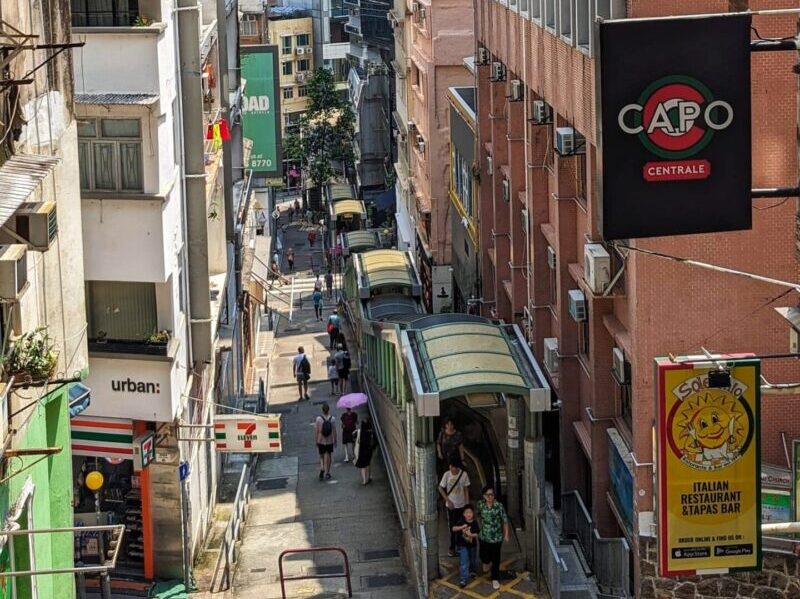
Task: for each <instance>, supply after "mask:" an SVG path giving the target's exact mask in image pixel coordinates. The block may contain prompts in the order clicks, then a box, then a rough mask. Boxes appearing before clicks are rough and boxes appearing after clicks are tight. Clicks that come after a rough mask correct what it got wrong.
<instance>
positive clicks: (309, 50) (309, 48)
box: [306, 46, 313, 54]
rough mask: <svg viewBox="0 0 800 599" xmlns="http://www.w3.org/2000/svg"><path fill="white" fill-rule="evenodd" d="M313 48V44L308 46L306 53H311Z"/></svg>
mask: <svg viewBox="0 0 800 599" xmlns="http://www.w3.org/2000/svg"><path fill="white" fill-rule="evenodd" d="M312 50H313V48H311V46H306V54H311V51H312Z"/></svg>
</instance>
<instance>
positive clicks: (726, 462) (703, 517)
mask: <svg viewBox="0 0 800 599" xmlns="http://www.w3.org/2000/svg"><path fill="white" fill-rule="evenodd" d="M718 359H724V360H726V361H727V365H728V367H729V368H730V371H729V372H730V384H729V386H727V387H725V388H719V387H712V386H710V383H709V371H710V370H715V369H716V368H717V366H716V365H714V364H709V363H693V364H692V363H681V362H673V361H672V360H669V359H666V358H658V359H657V360H656V377H657V440H658V442H657V453H658V467H657V472H658V542H659V556H658V563H659V573H660V575H661V576H682V575H685V576H690V575H696V574H703V573H711V572H713V573H716V574H720V573H726V572H731V571H741V570H754V569H758V568H760V567H761V475H760V467H761V461H760V435H759V427H760V421H759V402H760V383H759V377H760V363H759V361H758V360H756V359H752V358H750V359H748V358H746V357H741V356H724V357H721V358H718ZM725 383H726V384H727V381H725ZM717 384H718V383H717Z"/></svg>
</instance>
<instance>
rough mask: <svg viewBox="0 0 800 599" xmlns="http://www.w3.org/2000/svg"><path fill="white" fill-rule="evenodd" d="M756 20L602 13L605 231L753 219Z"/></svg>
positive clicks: (648, 232)
mask: <svg viewBox="0 0 800 599" xmlns="http://www.w3.org/2000/svg"><path fill="white" fill-rule="evenodd" d="M750 20H751V17H750V15H746V14H740V15H724V16H704V17H686V18H677V19H654V20H652V19H651V20H647V19H642V20H639V19H636V20H622V21H605V22H600V24H599V36H600V37H599V39H600V52H599V58H600V60H599V68H598V86H599V90H598V94H597V97H598V98H599V102H600V106H599V110H598V112H599V114H600V115H601V126H600V130H599V136H598V144H597V145H598V162H599V164H598V170H599V172H600V173H601V178H602V184H601V190H602V191H601V194H600V196H601V198H600V199H601V210H600V228H601V231H602V234H603V237H604V238H606V239H627V238H635V237H652V236H658V235H679V234H688V233H707V232H713V231H734V230H740V229H749V228H750V227H751V210H752V208H751V206H752V198H751V173H750V171H751V164H750V163H751V156H750V154H751V147H750ZM720 65H724V67H721V66H720Z"/></svg>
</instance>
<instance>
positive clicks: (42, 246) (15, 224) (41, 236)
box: [0, 202, 58, 252]
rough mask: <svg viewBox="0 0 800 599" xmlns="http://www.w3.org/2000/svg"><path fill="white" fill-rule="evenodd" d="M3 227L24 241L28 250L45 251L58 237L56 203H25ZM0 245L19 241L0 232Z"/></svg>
mask: <svg viewBox="0 0 800 599" xmlns="http://www.w3.org/2000/svg"><path fill="white" fill-rule="evenodd" d="M5 226H6V227H8V228H9V229H11V230H12V231H14V233H16V235H17V236H18V237H22V238H23V239H25V240H26V241H27V242H28V249H29V250H35V251H39V252H44V251H47V250H48V249H50V245H52V243H53V241H54V240H55V238H56V235H58V217H57V213H56V203H55V202H25V203H23V204H21V205H20V207H19V208H18V209H17V211H16V212H15V213H14V216H13V217H11V218H10V219H9V221H8V222H7V223H6V225H5ZM0 243H19V240H18V239H16V238H13V237H12V236H11V235H8V234H5V233H3V232H1V231H0Z"/></svg>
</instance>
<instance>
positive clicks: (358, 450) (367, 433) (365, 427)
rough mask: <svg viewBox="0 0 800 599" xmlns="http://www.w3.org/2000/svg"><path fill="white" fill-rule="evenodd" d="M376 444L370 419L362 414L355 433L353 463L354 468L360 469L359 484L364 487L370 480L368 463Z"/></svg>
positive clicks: (376, 439)
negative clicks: (354, 457)
mask: <svg viewBox="0 0 800 599" xmlns="http://www.w3.org/2000/svg"><path fill="white" fill-rule="evenodd" d="M377 446H378V438H377V437H376V436H375V431H374V430H373V429H372V420H371V419H370V416H369V414H367V415H366V416H364V420H363V421H362V422H361V426H360V427H358V433H356V447H355V456H356V459H355V465H356V468H358V469H359V470H361V486H362V487H366V486H367V485H368V484H369V483H371V482H372V476H370V472H369V464H370V462H371V461H372V452H374V451H375V448H376V447H377Z"/></svg>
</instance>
